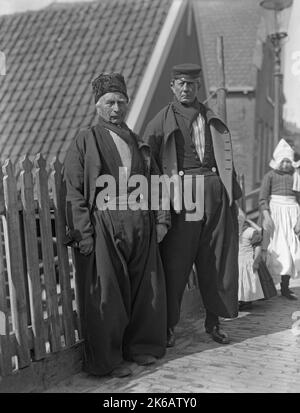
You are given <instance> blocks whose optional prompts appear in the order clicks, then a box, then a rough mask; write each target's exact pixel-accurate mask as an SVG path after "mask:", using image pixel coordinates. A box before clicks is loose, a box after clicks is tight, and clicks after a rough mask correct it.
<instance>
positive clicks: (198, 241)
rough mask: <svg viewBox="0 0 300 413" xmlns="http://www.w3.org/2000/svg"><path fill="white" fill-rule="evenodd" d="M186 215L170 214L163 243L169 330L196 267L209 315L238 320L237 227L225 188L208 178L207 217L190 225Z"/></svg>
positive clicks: (216, 177)
mask: <svg viewBox="0 0 300 413" xmlns="http://www.w3.org/2000/svg"><path fill="white" fill-rule="evenodd" d="M185 218H186V217H185V212H184V211H183V212H181V213H180V214H176V213H175V212H172V226H171V229H170V230H169V232H168V233H167V235H166V237H165V238H164V240H163V241H162V243H161V246H160V252H161V257H162V261H163V266H164V270H165V276H166V288H167V313H168V327H170V328H173V327H174V326H175V325H176V324H177V323H178V321H179V318H180V307H181V302H182V297H183V293H184V289H185V286H186V284H187V281H188V277H189V274H190V272H191V269H192V265H193V263H195V266H196V269H197V277H198V283H199V288H200V292H201V295H202V299H203V303H204V307H205V309H206V310H207V313H211V314H214V315H215V316H222V317H226V318H233V317H236V316H237V315H238V223H237V216H236V212H235V206H232V207H230V206H229V202H228V197H227V194H226V190H225V187H224V185H223V183H222V182H221V180H220V178H219V177H218V176H217V175H215V174H214V175H208V176H205V177H204V216H203V219H202V220H200V221H190V222H189V221H187V220H186V219H185ZM216 318H217V317H216Z"/></svg>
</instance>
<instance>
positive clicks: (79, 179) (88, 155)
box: [63, 125, 170, 244]
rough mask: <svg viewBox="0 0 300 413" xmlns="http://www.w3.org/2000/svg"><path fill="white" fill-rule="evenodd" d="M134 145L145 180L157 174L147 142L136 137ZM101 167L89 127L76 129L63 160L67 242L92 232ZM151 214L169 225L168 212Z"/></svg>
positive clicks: (158, 221) (69, 242) (157, 170)
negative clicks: (139, 156)
mask: <svg viewBox="0 0 300 413" xmlns="http://www.w3.org/2000/svg"><path fill="white" fill-rule="evenodd" d="M96 127H98V128H99V127H100V126H99V125H97V126H96ZM137 139H138V138H137ZM138 148H139V151H140V152H141V155H142V157H143V160H144V163H145V166H146V177H147V178H148V182H149V179H150V176H151V174H159V169H158V167H157V165H156V164H155V160H154V159H153V158H152V157H151V149H150V147H149V145H147V144H145V143H144V142H142V141H140V140H139V139H138ZM101 170H102V163H101V158H100V154H99V151H98V148H97V145H96V142H95V139H94V136H93V133H92V130H91V128H88V129H85V130H82V131H80V132H79V133H78V135H77V136H76V138H75V139H74V140H73V142H72V143H71V145H70V147H69V149H68V152H67V155H66V159H65V161H64V171H63V176H64V183H65V186H66V220H67V226H68V231H67V239H66V243H68V244H72V243H73V242H79V241H80V240H82V239H85V238H87V237H89V236H92V235H93V233H94V228H93V225H92V223H91V213H92V211H93V208H94V203H95V195H96V180H97V178H98V177H99V176H100V175H101ZM155 217H156V223H163V224H166V225H167V226H170V213H169V211H155Z"/></svg>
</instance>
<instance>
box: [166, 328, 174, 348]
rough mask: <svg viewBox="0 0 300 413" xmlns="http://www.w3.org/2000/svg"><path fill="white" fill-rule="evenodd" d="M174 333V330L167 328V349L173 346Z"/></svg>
mask: <svg viewBox="0 0 300 413" xmlns="http://www.w3.org/2000/svg"><path fill="white" fill-rule="evenodd" d="M175 341H176V340H175V333H174V328H168V331H167V347H174V346H175Z"/></svg>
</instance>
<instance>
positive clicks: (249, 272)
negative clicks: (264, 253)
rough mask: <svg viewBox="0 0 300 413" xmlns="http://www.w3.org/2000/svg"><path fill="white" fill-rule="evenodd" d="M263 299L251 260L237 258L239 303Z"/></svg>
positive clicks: (248, 258)
mask: <svg viewBox="0 0 300 413" xmlns="http://www.w3.org/2000/svg"><path fill="white" fill-rule="evenodd" d="M261 298H264V293H263V290H262V288H261V284H260V281H259V276H258V273H257V271H253V258H251V257H241V256H239V301H246V302H247V301H255V300H260V299H261Z"/></svg>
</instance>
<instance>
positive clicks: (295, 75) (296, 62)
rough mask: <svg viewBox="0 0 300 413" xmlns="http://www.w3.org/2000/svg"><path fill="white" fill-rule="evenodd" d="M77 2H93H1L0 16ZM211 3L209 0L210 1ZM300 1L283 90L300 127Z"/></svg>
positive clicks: (299, 0)
mask: <svg viewBox="0 0 300 413" xmlns="http://www.w3.org/2000/svg"><path fill="white" fill-rule="evenodd" d="M61 1H62V2H76V1H91V0H0V14H9V13H14V12H19V11H26V10H37V9H40V8H43V7H46V6H48V5H49V4H51V3H54V2H58V3H59V2H61ZM208 1H209V0H208ZM299 22H300V0H294V2H293V6H292V8H291V14H290V21H289V27H288V34H289V36H288V38H287V40H285V46H284V49H283V51H284V53H283V54H284V59H283V63H282V69H283V73H284V84H283V90H284V94H285V98H286V104H285V107H284V110H283V114H284V118H285V120H287V121H289V122H292V123H295V124H296V125H297V126H298V127H300V24H299Z"/></svg>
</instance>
